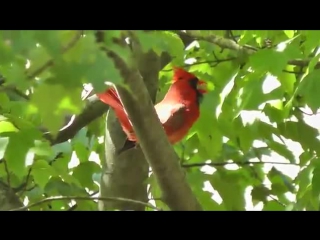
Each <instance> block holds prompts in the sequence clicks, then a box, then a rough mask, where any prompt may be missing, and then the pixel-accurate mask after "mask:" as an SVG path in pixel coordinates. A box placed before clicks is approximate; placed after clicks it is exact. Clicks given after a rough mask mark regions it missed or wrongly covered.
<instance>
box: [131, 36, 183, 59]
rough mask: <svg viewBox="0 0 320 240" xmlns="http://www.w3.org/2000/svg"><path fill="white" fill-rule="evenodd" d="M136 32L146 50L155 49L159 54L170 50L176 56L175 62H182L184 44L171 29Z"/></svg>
mask: <svg viewBox="0 0 320 240" xmlns="http://www.w3.org/2000/svg"><path fill="white" fill-rule="evenodd" d="M135 34H136V36H137V37H138V39H139V41H140V44H141V47H142V50H143V51H144V52H148V51H149V50H150V49H153V50H154V51H155V52H156V53H157V54H158V55H160V54H161V53H162V52H168V53H169V54H170V55H171V56H172V57H174V58H175V60H174V61H175V62H177V63H180V64H181V63H182V60H183V55H184V44H183V42H182V40H181V38H180V37H179V36H178V35H176V34H175V33H172V32H169V31H152V32H145V31H135ZM178 65H179V64H178Z"/></svg>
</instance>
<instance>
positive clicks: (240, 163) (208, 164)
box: [182, 161, 299, 168]
mask: <svg viewBox="0 0 320 240" xmlns="http://www.w3.org/2000/svg"><path fill="white" fill-rule="evenodd" d="M231 164H237V165H249V164H278V165H279V164H280V165H281V164H282V165H295V166H299V164H297V163H287V162H272V161H271V162H251V161H245V162H218V163H189V164H188V163H185V164H182V167H184V168H192V167H203V166H211V167H223V166H226V165H231Z"/></svg>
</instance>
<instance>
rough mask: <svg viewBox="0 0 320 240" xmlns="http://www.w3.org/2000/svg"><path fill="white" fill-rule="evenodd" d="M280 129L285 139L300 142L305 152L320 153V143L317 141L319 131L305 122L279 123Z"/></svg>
mask: <svg viewBox="0 0 320 240" xmlns="http://www.w3.org/2000/svg"><path fill="white" fill-rule="evenodd" d="M278 129H279V131H280V133H281V134H282V135H283V136H284V137H285V138H288V139H291V140H293V141H297V142H299V143H300V144H301V146H302V148H303V149H304V150H307V149H311V150H314V151H317V152H318V151H320V142H319V140H318V139H317V137H318V135H319V132H318V130H317V129H315V128H313V127H311V126H309V125H307V124H306V123H304V122H303V121H299V122H294V121H286V122H284V123H278Z"/></svg>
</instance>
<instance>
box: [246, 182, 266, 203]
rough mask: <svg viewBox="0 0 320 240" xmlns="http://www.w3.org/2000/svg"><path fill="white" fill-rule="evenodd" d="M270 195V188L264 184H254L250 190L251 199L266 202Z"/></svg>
mask: <svg viewBox="0 0 320 240" xmlns="http://www.w3.org/2000/svg"><path fill="white" fill-rule="evenodd" d="M269 195H270V190H269V189H268V188H266V187H265V186H264V185H259V186H256V187H254V188H253V189H252V191H251V197H252V201H259V202H260V201H261V202H266V201H267V197H268V196H269Z"/></svg>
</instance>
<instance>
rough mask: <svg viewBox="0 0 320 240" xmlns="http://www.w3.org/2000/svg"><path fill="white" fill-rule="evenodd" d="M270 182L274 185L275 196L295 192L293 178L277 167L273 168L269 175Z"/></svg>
mask: <svg viewBox="0 0 320 240" xmlns="http://www.w3.org/2000/svg"><path fill="white" fill-rule="evenodd" d="M267 176H268V178H269V180H270V181H271V183H272V186H271V187H272V189H271V190H272V191H271V192H272V193H273V194H281V193H282V192H283V191H284V193H285V192H288V191H290V192H294V186H293V184H292V180H291V178H289V177H288V176H287V175H285V174H284V173H282V172H281V171H279V170H277V169H276V168H275V167H272V168H271V170H270V171H269V172H268V174H267Z"/></svg>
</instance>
